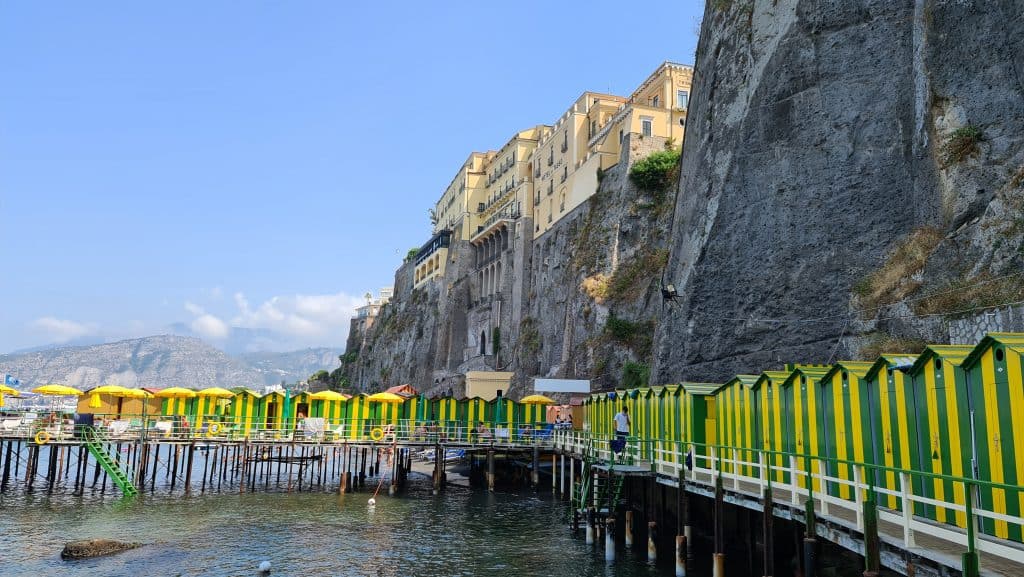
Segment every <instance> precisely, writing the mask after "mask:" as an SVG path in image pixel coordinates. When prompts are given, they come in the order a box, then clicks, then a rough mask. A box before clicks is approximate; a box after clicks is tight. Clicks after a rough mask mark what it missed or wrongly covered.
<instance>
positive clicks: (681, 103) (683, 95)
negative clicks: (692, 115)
mask: <svg viewBox="0 0 1024 577" xmlns="http://www.w3.org/2000/svg"><path fill="white" fill-rule="evenodd" d="M689 104H690V93H689V92H687V91H685V90H676V108H686V107H687V106H689Z"/></svg>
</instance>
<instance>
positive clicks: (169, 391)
mask: <svg viewBox="0 0 1024 577" xmlns="http://www.w3.org/2000/svg"><path fill="white" fill-rule="evenodd" d="M153 396H154V397H158V398H161V399H191V398H192V397H194V396H196V392H195V391H193V390H192V389H186V388H185V387H168V388H166V389H161V390H159V391H157V392H156V393H155V394H154V395H153Z"/></svg>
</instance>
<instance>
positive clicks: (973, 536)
mask: <svg viewBox="0 0 1024 577" xmlns="http://www.w3.org/2000/svg"><path fill="white" fill-rule="evenodd" d="M964 485H966V487H965V488H966V489H967V490H966V491H965V493H967V498H966V499H965V500H964V502H965V503H966V508H967V510H966V513H967V519H966V520H967V552H966V553H964V554H963V557H962V564H963V574H964V577H978V572H979V569H980V567H979V563H978V525H977V516H976V515H975V514H974V500H975V497H976V496H977V490H978V487H977V485H975V484H974V483H968V482H966V481H965V482H964Z"/></svg>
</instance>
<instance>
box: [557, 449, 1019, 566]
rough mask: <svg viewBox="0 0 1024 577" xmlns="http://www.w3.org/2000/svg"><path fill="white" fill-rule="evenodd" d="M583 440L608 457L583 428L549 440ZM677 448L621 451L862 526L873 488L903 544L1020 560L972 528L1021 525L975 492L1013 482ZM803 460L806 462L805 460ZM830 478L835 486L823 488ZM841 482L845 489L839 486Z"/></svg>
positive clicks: (1015, 549) (676, 473) (663, 469)
mask: <svg viewBox="0 0 1024 577" xmlns="http://www.w3.org/2000/svg"><path fill="white" fill-rule="evenodd" d="M592 437H593V438H592ZM588 441H592V442H591V443H590V449H589V450H590V455H591V456H592V457H596V458H598V459H602V460H609V459H611V458H612V453H611V451H610V449H609V446H608V440H607V439H605V440H601V439H599V438H597V436H593V435H590V434H589V433H588V432H585V431H584V432H577V431H571V432H566V431H558V432H556V433H555V440H554V447H555V448H556V449H560V450H562V451H566V452H568V453H572V454H576V455H580V456H582V455H583V454H584V451H586V450H587V445H588ZM683 448H684V445H683V444H682V443H679V442H677V441H665V440H639V439H635V438H631V439H630V440H628V441H627V446H626V453H627V455H629V456H630V458H632V459H633V462H634V464H637V465H641V466H649V467H650V470H651V472H652V473H655V474H657V475H659V476H661V477H667V478H669V479H677V480H678V479H682V480H684V481H685V483H686V484H688V485H699V486H701V487H703V488H704V489H710V490H714V489H715V487H716V482H717V481H718V480H719V479H721V482H722V488H723V489H725V490H727V491H730V492H731V493H735V494H741V495H745V496H748V497H750V498H753V499H757V500H760V499H762V498H763V492H764V491H765V490H767V489H771V490H772V491H773V499H774V500H775V502H776V503H783V504H788V505H789V506H790V507H793V508H794V509H799V510H804V507H805V504H806V502H807V501H808V500H811V501H813V504H814V508H815V516H816V517H817V518H819V519H824V520H827V521H829V522H830V523H834V524H838V525H842V526H845V527H848V528H850V529H852V530H855V531H857V532H860V533H863V532H864V531H865V518H864V508H865V501H866V500H867V498H868V496H869V495H870V494H871V493H872V492H873V493H874V494H876V495H877V499H876V501H877V503H876V507H877V512H878V520H879V521H886V522H889V523H892V524H894V525H897V526H899V527H900V528H901V529H902V535H893V536H894V537H897V538H899V537H902V539H903V542H904V543H905V546H906V547H907V548H908V549H909V548H912V547H915V546H917V536H919V535H927V536H929V537H934V538H937V539H941V540H942V541H945V542H947V543H950V544H953V545H955V546H957V547H963V548H964V549H965V550H966V551H967V552H973V551H982V552H985V553H989V554H991V555H994V556H997V557H1001V558H1003V559H1007V560H1010V561H1013V562H1016V563H1022V564H1024V545H1022V544H1021V543H1018V542H1015V541H1011V540H1008V539H1001V538H998V537H995V536H991V535H984V536H980V535H979V531H978V529H977V527H978V525H979V524H980V523H981V522H982V519H991V520H994V521H1002V522H1005V523H1006V524H1007V525H1009V526H1018V527H1024V517H1020V516H1015V515H1007V514H1004V513H998V512H996V511H992V510H987V509H983V508H982V507H981V506H980V499H978V493H977V492H978V491H979V490H983V489H985V488H994V490H998V489H1000V488H1001V489H1002V490H1004V491H1007V492H1009V491H1014V490H1016V492H1017V495H1024V487H1016V488H1015V487H1004V486H1000V485H996V484H993V483H987V482H982V481H976V480H971V479H959V478H954V477H949V476H942V475H934V474H931V473H923V472H920V471H909V470H898V469H889V468H885V467H879V466H876V465H870V464H866V463H854V462H846V461H839V460H834V459H833V460H831V462H833V463H836V464H837V468H838V466H842V467H845V470H847V471H849V472H850V477H851V478H850V479H845V478H842V477H838V476H835V475H830V474H828V473H827V472H826V468H827V466H828V465H827V463H828V462H830V461H829V460H826V459H822V458H819V457H810V456H804V455H792V454H784V453H772V452H769V451H756V450H752V449H742V448H731V447H722V446H710V445H697V444H689V445H685V448H686V450H685V451H684V450H683ZM687 454H689V458H690V461H691V466H690V467H687V466H686V460H687ZM744 455H746V456H747V458H744ZM779 457H783V459H782V460H783V463H784V464H783V465H778V464H775V460H776V459H778V458H779ZM807 464H810V466H809V467H807V466H806V465H807ZM806 469H810V471H807V470H806ZM880 471H888V472H895V473H896V478H897V482H898V488H889V487H884V486H879V485H877V484H874V483H869V482H868V481H867V480H868V479H869V478H870V477H871V476H872V474H873V473H875V472H880ZM915 478H916V479H918V480H922V479H923V480H924V481H926V482H929V483H930V482H933V481H934V480H936V479H941V480H943V481H946V482H952V483H953V484H954V485H956V484H959V485H960V486H961V487H964V491H962V492H959V491H954V493H953V494H960V495H965V494H966V495H969V498H968V499H967V500H966V504H961V503H957V502H952V501H942V500H937V499H932V498H929V497H926V496H924V495H916V494H914V487H913V483H912V481H913V480H914V479H915ZM779 479H783V481H780V480H779ZM786 480H788V482H787V481H786ZM830 485H831V486H832V487H834V489H833V490H831V491H830V490H826V489H827V488H828V487H829V486H830ZM842 487H845V489H840V488H842ZM837 493H840V494H849V495H850V498H848V499H847V498H843V497H839V496H836V494H837ZM780 495H781V497H782V498H781V499H780ZM890 496H891V497H894V498H895V499H896V502H897V503H898V507H897V508H896V509H891V508H887V507H883V506H882V505H881V504H882V503H885V502H888V501H889V499H888V497H890ZM1011 498H1014V499H1016V498H1018V496H1011V495H1010V494H1007V495H1006V499H1007V500H1009V499H1011ZM922 505H926V506H932V507H936V508H941V509H944V510H945V511H946V512H947V513H946V515H947V517H948V518H950V519H951V522H950V523H941V522H938V521H935V520H931V519H927V518H924V517H920V516H917V515H915V514H914V513H913V512H914V509H915V507H917V506H922ZM953 521H955V523H954V522H953Z"/></svg>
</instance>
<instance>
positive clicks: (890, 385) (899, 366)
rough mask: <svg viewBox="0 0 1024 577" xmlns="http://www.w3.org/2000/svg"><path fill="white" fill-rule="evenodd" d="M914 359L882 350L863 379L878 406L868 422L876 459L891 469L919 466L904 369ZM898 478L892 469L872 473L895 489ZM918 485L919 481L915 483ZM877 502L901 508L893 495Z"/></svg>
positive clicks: (883, 483) (905, 369)
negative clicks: (911, 436) (874, 417)
mask: <svg viewBox="0 0 1024 577" xmlns="http://www.w3.org/2000/svg"><path fill="white" fill-rule="evenodd" d="M916 361H917V357H916V356H911V355H905V354H899V353H894V354H884V355H882V356H881V357H879V358H878V360H876V361H875V362H874V363H873V364H872V365H871V367H870V368H869V369H868V371H867V373H865V375H864V380H865V381H866V382H867V393H868V399H869V401H868V402H869V404H870V405H871V406H873V407H878V411H877V413H878V417H877V420H874V421H872V422H871V423H870V425H871V428H872V436H873V438H874V439H875V447H874V450H875V453H876V454H877V457H876V461H875V462H876V463H877V464H879V465H883V466H885V467H890V468H894V469H907V470H910V469H920V466H919V464H918V461H917V453H916V452H914V451H912V450H911V446H912V443H911V440H910V434H911V423H910V420H911V415H912V412H911V411H910V410H909V407H910V406H911V405H910V403H909V401H908V399H909V398H910V395H911V389H912V388H913V387H912V386H911V381H910V377H908V376H907V374H906V371H907V370H909V369H910V367H912V366H913V365H914V362H916ZM899 483H900V480H899V479H898V478H897V475H896V473H894V472H892V471H886V472H884V473H881V474H879V475H877V476H876V477H875V484H876V485H878V486H879V487H884V488H885V489H888V490H890V491H894V492H897V493H898V492H899V490H900V484H899ZM919 485H920V484H919ZM878 504H879V505H882V506H888V507H889V508H890V509H897V510H899V509H901V508H902V507H901V505H900V499H899V498H898V497H897V496H896V495H888V496H884V497H880V498H879V501H878Z"/></svg>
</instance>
